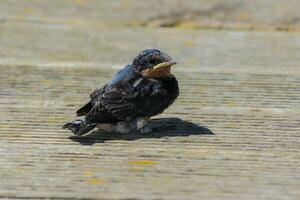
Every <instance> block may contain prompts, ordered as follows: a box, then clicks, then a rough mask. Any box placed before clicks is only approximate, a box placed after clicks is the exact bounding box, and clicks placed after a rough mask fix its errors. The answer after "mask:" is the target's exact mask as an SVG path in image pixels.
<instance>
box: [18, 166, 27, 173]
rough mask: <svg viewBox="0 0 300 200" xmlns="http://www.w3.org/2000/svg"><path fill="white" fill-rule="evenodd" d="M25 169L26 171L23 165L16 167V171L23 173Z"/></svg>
mask: <svg viewBox="0 0 300 200" xmlns="http://www.w3.org/2000/svg"><path fill="white" fill-rule="evenodd" d="M26 171H27V169H26V168H25V167H21V166H17V167H16V172H17V173H24V172H26Z"/></svg>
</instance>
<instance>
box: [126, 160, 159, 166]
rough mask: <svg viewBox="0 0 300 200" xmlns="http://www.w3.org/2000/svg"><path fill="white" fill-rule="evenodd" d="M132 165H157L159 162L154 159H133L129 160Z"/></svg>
mask: <svg viewBox="0 0 300 200" xmlns="http://www.w3.org/2000/svg"><path fill="white" fill-rule="evenodd" d="M129 164H130V165H156V164H157V162H155V161H152V160H133V161H130V162H129Z"/></svg>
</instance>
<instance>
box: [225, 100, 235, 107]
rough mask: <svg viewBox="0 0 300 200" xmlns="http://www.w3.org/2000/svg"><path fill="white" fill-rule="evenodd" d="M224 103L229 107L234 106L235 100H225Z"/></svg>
mask: <svg viewBox="0 0 300 200" xmlns="http://www.w3.org/2000/svg"><path fill="white" fill-rule="evenodd" d="M226 104H227V105H228V106H231V107H235V106H236V102H235V101H232V100H231V101H227V102H226Z"/></svg>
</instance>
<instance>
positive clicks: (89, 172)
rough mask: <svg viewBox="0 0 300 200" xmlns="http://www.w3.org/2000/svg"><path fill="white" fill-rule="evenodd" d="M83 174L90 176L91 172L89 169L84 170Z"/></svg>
mask: <svg viewBox="0 0 300 200" xmlns="http://www.w3.org/2000/svg"><path fill="white" fill-rule="evenodd" d="M83 175H84V176H92V175H93V173H92V172H91V171H85V172H84V173H83Z"/></svg>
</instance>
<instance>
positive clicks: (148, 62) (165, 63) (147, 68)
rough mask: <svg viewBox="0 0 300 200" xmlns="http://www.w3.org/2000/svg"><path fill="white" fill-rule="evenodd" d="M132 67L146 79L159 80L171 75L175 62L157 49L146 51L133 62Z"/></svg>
mask: <svg viewBox="0 0 300 200" xmlns="http://www.w3.org/2000/svg"><path fill="white" fill-rule="evenodd" d="M132 64H133V66H134V67H135V68H136V69H137V70H138V71H139V72H140V73H141V74H142V75H143V76H144V77H146V78H161V77H165V76H169V75H170V74H171V66H172V65H175V64H176V62H175V61H174V60H173V59H172V58H171V56H169V55H168V54H166V53H164V52H161V51H159V50H158V49H146V50H144V51H142V52H141V53H139V55H138V56H137V57H136V58H135V59H134V60H133V62H132Z"/></svg>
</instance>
